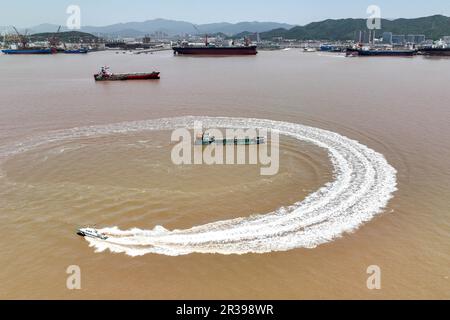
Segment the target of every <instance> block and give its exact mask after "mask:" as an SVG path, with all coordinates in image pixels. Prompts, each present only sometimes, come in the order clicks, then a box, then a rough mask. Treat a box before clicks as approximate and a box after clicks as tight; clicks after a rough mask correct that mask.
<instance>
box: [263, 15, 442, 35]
mask: <svg viewBox="0 0 450 320" xmlns="http://www.w3.org/2000/svg"><path fill="white" fill-rule="evenodd" d="M366 21H367V20H366V19H338V20H332V19H329V20H325V21H321V22H313V23H310V24H308V25H306V26H298V27H294V28H292V29H289V30H287V29H275V30H272V31H268V32H264V33H262V34H261V38H262V39H268V40H270V39H273V38H274V37H283V38H285V39H296V40H354V39H355V36H356V34H357V33H358V32H359V31H360V30H367V25H366ZM381 27H382V29H381V30H377V35H378V36H380V35H381V34H382V33H383V32H393V33H394V34H424V35H425V36H426V38H427V39H434V40H438V39H439V38H441V37H443V36H446V35H450V17H446V16H442V15H435V16H430V17H424V18H416V19H396V20H386V19H382V22H381Z"/></svg>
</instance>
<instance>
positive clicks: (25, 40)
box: [12, 26, 28, 49]
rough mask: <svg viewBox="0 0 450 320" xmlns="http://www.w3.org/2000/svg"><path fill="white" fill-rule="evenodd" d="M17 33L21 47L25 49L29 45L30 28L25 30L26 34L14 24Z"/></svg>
mask: <svg viewBox="0 0 450 320" xmlns="http://www.w3.org/2000/svg"><path fill="white" fill-rule="evenodd" d="M12 27H13V29H14V31H15V32H16V34H17V42H18V44H19V46H20V48H21V49H25V48H26V47H27V46H28V30H25V34H21V33H20V32H19V30H17V28H16V27H14V26H12Z"/></svg>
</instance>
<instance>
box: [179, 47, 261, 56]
mask: <svg viewBox="0 0 450 320" xmlns="http://www.w3.org/2000/svg"><path fill="white" fill-rule="evenodd" d="M173 52H174V53H175V54H179V55H204V56H245V55H256V54H257V53H258V50H257V47H256V46H248V47H174V48H173Z"/></svg>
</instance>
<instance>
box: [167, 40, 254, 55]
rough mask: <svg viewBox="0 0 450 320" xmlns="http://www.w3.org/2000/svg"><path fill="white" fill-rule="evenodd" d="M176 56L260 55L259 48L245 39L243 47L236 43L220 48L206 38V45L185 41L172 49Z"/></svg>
mask: <svg viewBox="0 0 450 320" xmlns="http://www.w3.org/2000/svg"><path fill="white" fill-rule="evenodd" d="M172 49H173V52H174V54H179V55H206V56H211V55H215V56H245V55H256V54H257V53H258V50H257V46H256V45H252V44H251V43H250V40H249V39H245V43H244V44H243V45H235V44H234V42H233V43H232V44H231V45H228V46H218V45H215V44H211V43H209V42H208V36H206V39H205V43H204V45H201V44H190V43H189V42H187V41H183V42H182V43H181V44H180V45H176V46H174V47H172Z"/></svg>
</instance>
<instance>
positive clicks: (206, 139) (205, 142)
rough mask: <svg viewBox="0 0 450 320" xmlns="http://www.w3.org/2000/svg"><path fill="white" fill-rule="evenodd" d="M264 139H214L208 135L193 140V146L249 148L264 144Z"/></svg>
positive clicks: (200, 135)
mask: <svg viewBox="0 0 450 320" xmlns="http://www.w3.org/2000/svg"><path fill="white" fill-rule="evenodd" d="M265 143H266V139H265V138H263V137H256V138H250V137H245V138H242V139H240V138H234V139H216V138H215V137H214V136H211V135H210V134H208V133H203V134H199V135H198V136H197V139H196V140H195V145H197V146H209V145H212V144H216V145H236V146H237V145H241V146H249V145H260V144H265Z"/></svg>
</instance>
